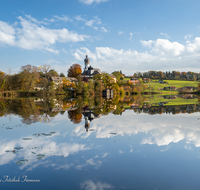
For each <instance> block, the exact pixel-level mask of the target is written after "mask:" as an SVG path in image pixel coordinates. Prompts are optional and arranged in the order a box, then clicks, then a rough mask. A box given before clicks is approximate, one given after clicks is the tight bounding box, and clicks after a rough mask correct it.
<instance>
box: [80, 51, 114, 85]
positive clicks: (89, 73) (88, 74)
mask: <svg viewBox="0 0 200 190" xmlns="http://www.w3.org/2000/svg"><path fill="white" fill-rule="evenodd" d="M89 62H90V60H89V58H88V56H87V55H86V58H85V59H84V63H85V68H84V71H83V73H82V74H81V76H82V77H85V78H87V79H93V77H94V75H97V74H100V75H101V74H103V73H102V72H101V71H100V69H97V68H93V67H92V66H91V65H90V66H89ZM109 76H110V77H112V78H113V79H114V81H115V82H116V77H115V76H114V75H112V74H109Z"/></svg>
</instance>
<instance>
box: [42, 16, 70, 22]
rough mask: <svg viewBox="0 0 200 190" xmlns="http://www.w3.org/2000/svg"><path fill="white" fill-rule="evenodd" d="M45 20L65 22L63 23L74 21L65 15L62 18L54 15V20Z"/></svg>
mask: <svg viewBox="0 0 200 190" xmlns="http://www.w3.org/2000/svg"><path fill="white" fill-rule="evenodd" d="M44 20H45V21H47V22H56V21H63V22H68V21H70V22H72V21H73V20H72V19H70V18H69V17H67V16H65V15H63V16H61V17H60V16H58V15H53V18H51V19H47V18H44Z"/></svg>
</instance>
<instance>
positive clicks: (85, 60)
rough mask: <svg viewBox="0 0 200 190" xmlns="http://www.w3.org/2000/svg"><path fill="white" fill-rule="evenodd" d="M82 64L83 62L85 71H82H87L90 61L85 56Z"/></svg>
mask: <svg viewBox="0 0 200 190" xmlns="http://www.w3.org/2000/svg"><path fill="white" fill-rule="evenodd" d="M84 62H85V69H84V71H87V70H88V67H89V62H90V60H89V58H88V56H87V55H86V58H85V59H84Z"/></svg>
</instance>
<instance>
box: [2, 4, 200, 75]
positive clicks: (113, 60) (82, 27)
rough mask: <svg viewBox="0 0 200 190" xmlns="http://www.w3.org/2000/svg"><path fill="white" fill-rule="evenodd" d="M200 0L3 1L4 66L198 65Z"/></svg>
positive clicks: (127, 68) (132, 68)
mask: <svg viewBox="0 0 200 190" xmlns="http://www.w3.org/2000/svg"><path fill="white" fill-rule="evenodd" d="M199 7H200V1H197V0H193V1H191V0H140V1H138V0H73V1H71V0H57V1H55V0H42V1H39V0H34V1H33V0H30V1H25V0H18V1H16V0H7V1H1V2H0V65H1V69H0V70H1V71H4V72H6V73H8V72H9V69H11V73H18V72H19V71H20V67H21V66H24V65H27V64H31V65H35V66H40V65H44V64H49V65H51V67H52V68H53V69H55V70H57V71H58V73H60V72H64V73H65V74H67V70H68V68H69V67H70V65H72V64H73V63H79V64H80V65H81V66H82V68H83V67H84V62H83V60H84V58H85V55H86V54H87V55H88V56H89V58H90V64H91V65H92V66H93V67H95V68H100V69H101V70H102V71H107V72H112V71H115V70H122V72H123V73H125V74H127V75H132V74H133V73H134V72H137V71H148V70H157V71H159V70H161V71H172V70H178V71H194V72H200V69H199V67H198V66H199V62H200V21H199V18H200V11H199Z"/></svg>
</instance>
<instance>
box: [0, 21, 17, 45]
mask: <svg viewBox="0 0 200 190" xmlns="http://www.w3.org/2000/svg"><path fill="white" fill-rule="evenodd" d="M0 43H3V44H8V45H14V44H15V29H14V27H13V26H10V25H9V24H7V23H6V22H3V21H0Z"/></svg>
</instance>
